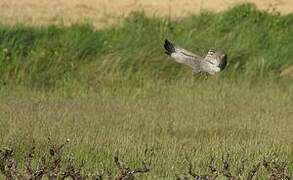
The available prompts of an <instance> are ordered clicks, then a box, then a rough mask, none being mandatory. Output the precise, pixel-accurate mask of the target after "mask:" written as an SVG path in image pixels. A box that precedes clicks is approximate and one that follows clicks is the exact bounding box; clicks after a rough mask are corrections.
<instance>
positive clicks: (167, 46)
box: [164, 39, 175, 56]
mask: <svg viewBox="0 0 293 180" xmlns="http://www.w3.org/2000/svg"><path fill="white" fill-rule="evenodd" d="M164 48H165V49H166V51H165V53H166V54H167V55H169V56H171V54H172V53H174V52H175V47H174V45H173V44H172V43H171V42H170V41H168V39H166V40H165V44H164Z"/></svg>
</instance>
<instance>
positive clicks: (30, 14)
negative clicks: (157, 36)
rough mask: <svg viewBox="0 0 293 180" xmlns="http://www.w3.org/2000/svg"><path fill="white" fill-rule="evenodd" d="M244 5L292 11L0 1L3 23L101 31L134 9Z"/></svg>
mask: <svg viewBox="0 0 293 180" xmlns="http://www.w3.org/2000/svg"><path fill="white" fill-rule="evenodd" d="M241 2H253V3H255V4H256V5H257V6H258V7H259V8H260V9H265V10H269V11H271V10H273V9H276V10H277V11H280V12H281V13H285V14H286V13H290V12H292V11H293V1H292V0H219V1H218V0H217V1H215V0H162V1H157V0H145V1H143V0H122V1H119V0H109V1H105V0H83V1H82V0H71V1H68V0H21V1H19V0H1V1H0V17H1V22H2V23H12V24H14V23H16V22H21V23H27V24H33V25H40V24H56V23H63V24H66V25H68V24H72V23H75V22H80V21H84V20H88V21H90V22H92V23H93V24H94V25H95V26H96V27H97V28H102V27H105V25H109V24H113V23H114V22H117V21H119V18H117V17H124V16H125V15H127V14H128V13H129V12H131V11H135V10H144V11H145V12H146V14H148V15H157V16H170V17H171V18H172V19H177V18H182V17H185V16H187V15H190V14H194V13H198V12H200V11H202V10H206V9H207V10H211V11H215V12H218V11H222V10H224V9H227V8H229V7H231V6H234V5H235V4H237V3H241Z"/></svg>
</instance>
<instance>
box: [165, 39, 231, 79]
mask: <svg viewBox="0 0 293 180" xmlns="http://www.w3.org/2000/svg"><path fill="white" fill-rule="evenodd" d="M164 47H165V49H166V52H165V53H166V54H168V55H169V56H171V57H173V58H174V59H175V61H176V62H178V63H180V64H186V65H188V66H190V67H191V68H192V73H193V74H197V73H201V72H205V73H208V74H212V75H213V74H215V73H217V72H220V71H222V70H223V69H224V68H225V67H226V65H227V55H226V54H225V53H224V52H223V51H221V50H215V49H210V50H209V51H208V53H207V55H206V56H205V57H204V58H203V57H201V56H198V55H196V54H193V53H191V52H188V51H186V50H185V49H182V48H180V47H176V46H174V45H173V44H172V43H171V42H170V41H168V40H165V44H164Z"/></svg>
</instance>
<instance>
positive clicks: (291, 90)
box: [0, 4, 293, 179]
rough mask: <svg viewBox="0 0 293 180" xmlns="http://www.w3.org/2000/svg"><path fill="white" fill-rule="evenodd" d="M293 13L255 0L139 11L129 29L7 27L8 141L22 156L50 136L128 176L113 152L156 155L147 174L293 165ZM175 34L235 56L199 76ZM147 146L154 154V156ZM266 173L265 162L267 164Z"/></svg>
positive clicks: (3, 31)
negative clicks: (180, 11) (196, 10)
mask: <svg viewBox="0 0 293 180" xmlns="http://www.w3.org/2000/svg"><path fill="white" fill-rule="evenodd" d="M292 26H293V16H292V14H288V15H279V14H274V15H272V14H268V13H266V12H262V11H259V10H257V9H256V8H255V7H254V6H253V5H250V4H245V5H241V6H237V7H235V8H233V9H230V10H227V11H225V12H222V13H218V14H213V13H202V14H199V15H195V16H190V17H187V18H185V19H183V20H181V21H171V22H170V21H168V20H165V19H162V18H148V17H146V16H145V15H144V14H143V13H134V14H132V15H130V17H129V18H127V19H126V20H125V21H124V22H123V23H121V25H119V26H115V27H109V28H107V29H100V30H95V28H94V27H92V26H91V25H88V24H77V25H73V26H70V27H63V26H38V27H36V26H25V25H22V24H18V25H15V26H11V25H5V24H2V25H1V26H0V74H1V76H0V83H1V89H0V117H1V119H0V133H1V136H0V143H1V145H2V146H3V147H4V146H5V145H7V144H9V143H8V142H9V141H10V143H11V144H12V145H11V146H12V147H13V148H14V149H15V150H16V151H15V153H16V154H15V157H16V159H17V160H19V161H22V160H23V157H24V154H25V152H26V151H27V150H28V149H29V146H30V145H31V144H32V143H33V141H34V143H35V145H36V147H37V150H38V152H37V156H38V157H39V156H40V154H41V152H40V151H45V150H47V149H48V146H49V145H48V140H47V138H48V137H50V138H51V139H52V141H53V142H55V143H57V144H61V143H62V142H64V141H65V140H66V139H67V138H69V139H70V140H71V141H70V142H69V145H68V146H67V147H66V148H65V151H66V154H68V153H69V152H72V153H73V154H74V156H75V157H76V159H77V160H78V161H79V162H80V161H82V160H86V161H87V162H86V165H85V168H86V169H89V170H90V171H93V170H94V169H106V170H107V169H108V170H109V171H111V172H116V171H117V167H116V166H115V163H114V161H113V155H114V154H115V152H117V151H119V154H120V156H121V157H122V158H123V159H124V160H125V161H126V162H127V163H128V164H129V165H130V166H131V167H135V166H139V165H140V163H141V162H142V161H143V160H144V159H147V161H148V160H151V165H150V167H151V170H150V172H148V173H146V174H144V175H141V176H138V177H139V178H138V179H174V178H175V177H176V175H184V174H186V173H188V162H187V161H186V157H188V158H189V159H190V161H191V162H192V163H193V164H194V170H195V171H196V172H198V173H206V172H207V171H208V164H209V161H210V159H211V157H214V158H215V160H216V165H217V167H220V166H221V161H222V156H224V155H226V154H227V153H228V152H229V154H230V156H231V165H232V167H231V168H232V170H233V172H234V171H236V169H237V167H238V166H239V165H240V162H241V161H242V160H245V164H246V171H245V173H248V170H249V167H251V166H252V165H253V164H255V163H257V162H258V161H259V160H262V159H263V158H264V157H269V158H273V159H278V160H281V161H286V162H287V163H288V169H289V171H290V172H292V171H293V151H292V148H293V134H292V132H293V123H292V122H291V121H292V117H293V110H292V106H293V83H292V79H290V75H288V77H281V76H280V74H281V73H282V71H283V70H284V69H286V68H287V67H290V66H291V65H292V59H293V55H292V48H293V44H292V40H293V39H292V37H293V27H292ZM165 38H169V39H170V40H172V41H174V42H176V43H178V44H180V45H181V46H183V47H185V48H187V49H190V50H193V51H194V52H197V53H198V54H200V55H203V54H204V53H206V52H207V50H208V48H210V47H221V48H223V49H224V50H225V51H226V52H227V53H228V58H229V65H228V67H227V69H225V71H223V72H222V73H220V74H218V75H216V76H213V77H208V78H206V77H203V76H192V74H191V70H190V69H188V68H187V67H183V66H181V65H178V64H176V63H175V62H173V61H172V60H171V59H169V58H168V57H166V56H165V55H164V53H163V52H164V51H163V48H162V44H163V41H164V39H165ZM288 74H290V72H289V73H288ZM146 152H147V153H146ZM258 175H259V178H262V179H265V177H266V175H265V170H264V169H262V170H261V171H259V172H258Z"/></svg>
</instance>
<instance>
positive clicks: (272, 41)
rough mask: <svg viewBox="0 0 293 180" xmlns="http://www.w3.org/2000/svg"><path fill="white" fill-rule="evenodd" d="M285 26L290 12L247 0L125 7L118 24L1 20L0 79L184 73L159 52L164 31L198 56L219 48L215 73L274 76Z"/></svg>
mask: <svg viewBox="0 0 293 180" xmlns="http://www.w3.org/2000/svg"><path fill="white" fill-rule="evenodd" d="M292 26H293V17H292V15H291V14H289V15H286V16H280V15H278V14H275V15H272V14H268V13H266V12H262V11H259V10H257V9H256V8H255V7H254V6H253V5H251V4H245V5H241V6H237V7H235V8H233V9H231V10H229V11H226V12H223V13H221V14H212V13H208V12H206V13H202V14H200V15H197V16H192V17H189V18H185V19H183V20H180V21H178V22H173V21H172V22H169V21H167V20H164V19H156V18H147V17H146V16H145V15H144V14H143V13H133V14H132V15H131V16H130V17H129V18H128V19H127V20H125V22H124V23H122V24H121V25H120V26H117V27H112V28H109V29H103V30H95V29H94V28H93V27H92V26H90V25H87V24H77V25H73V26H71V27H62V26H49V27H27V26H24V25H21V24H19V25H16V26H6V25H1V26H0V48H1V50H0V63H1V66H0V67H1V69H0V73H1V82H2V84H3V83H5V84H10V85H11V86H15V85H20V84H22V85H25V86H28V87H37V88H40V87H44V88H54V87H56V86H64V84H73V83H77V84H80V85H81V86H83V87H85V86H91V85H92V84H91V83H93V84H95V83H101V84H103V85H106V84H107V83H108V82H109V81H111V82H116V80H118V81H120V80H121V79H124V80H127V81H129V80H130V81H133V82H137V81H138V82H140V81H144V80H155V81H157V80H163V81H165V80H170V79H182V78H183V79H184V78H191V73H190V70H189V69H188V68H185V67H183V66H180V65H178V64H176V63H175V62H173V61H172V60H170V59H169V58H167V57H166V56H164V55H163V48H162V43H163V40H164V39H165V38H168V39H170V40H172V41H174V42H175V43H177V44H179V45H181V46H183V47H185V48H187V49H190V50H192V51H194V52H197V53H198V54H199V55H204V54H205V53H206V52H207V50H208V49H209V48H211V47H216V48H222V49H224V50H225V51H226V52H227V54H228V57H229V67H228V68H227V70H225V72H223V73H222V74H221V76H222V77H229V78H233V79H234V78H235V79H238V78H245V79H247V78H249V79H257V78H260V79H270V78H273V79H274V78H276V77H278V74H279V70H280V68H281V67H282V66H284V65H288V64H290V63H292V59H293V57H292V56H293V55H292V53H291V49H292V48H293V44H292V43H291V42H292V37H293V27H292ZM93 81H94V82H93Z"/></svg>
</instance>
